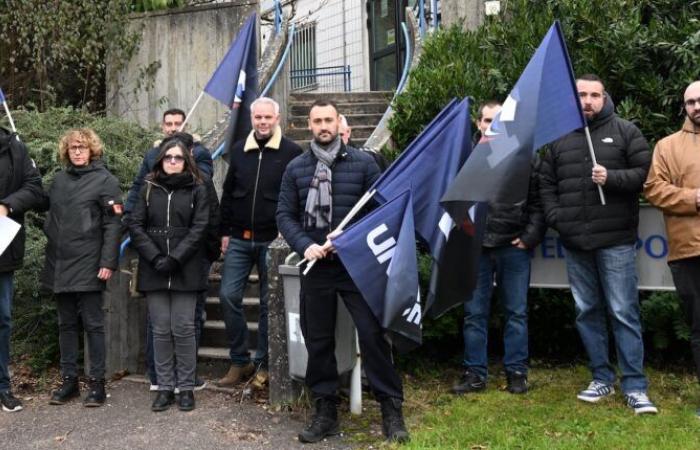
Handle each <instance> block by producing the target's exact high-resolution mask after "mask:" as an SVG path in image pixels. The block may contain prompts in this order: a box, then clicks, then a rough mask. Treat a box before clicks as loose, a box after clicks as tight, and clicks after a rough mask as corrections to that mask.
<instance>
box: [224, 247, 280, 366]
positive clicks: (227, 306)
mask: <svg viewBox="0 0 700 450" xmlns="http://www.w3.org/2000/svg"><path fill="white" fill-rule="evenodd" d="M269 245H270V243H269V242H256V241H245V240H242V239H231V240H230V241H229V244H228V249H227V250H226V255H224V266H223V269H222V273H221V293H220V296H219V298H220V299H221V308H222V311H223V315H224V322H225V324H226V335H227V337H228V344H229V352H230V356H231V363H232V364H233V365H236V366H244V365H246V364H248V363H249V362H250V354H249V353H248V324H247V323H246V319H245V314H244V313H243V294H244V292H245V287H246V284H247V282H248V276H250V271H251V269H252V268H253V266H254V265H255V266H257V268H258V276H259V277H260V314H259V316H258V345H257V349H256V352H255V363H256V364H258V365H261V366H262V367H265V368H266V367H267V247H268V246H269Z"/></svg>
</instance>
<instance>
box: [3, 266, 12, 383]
mask: <svg viewBox="0 0 700 450" xmlns="http://www.w3.org/2000/svg"><path fill="white" fill-rule="evenodd" d="M13 275H14V273H13V272H0V392H8V391H9V390H10V367H9V366H10V333H11V325H12V322H11V319H12V315H11V313H12V296H13V295H14V289H13V285H12V277H13Z"/></svg>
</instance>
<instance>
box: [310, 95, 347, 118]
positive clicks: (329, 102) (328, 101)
mask: <svg viewBox="0 0 700 450" xmlns="http://www.w3.org/2000/svg"><path fill="white" fill-rule="evenodd" d="M317 106H318V107H324V106H332V107H333V109H335V112H336V113H338V114H340V111H338V105H337V104H336V103H335V102H334V101H333V100H331V99H328V98H319V99H318V100H316V101H315V102H313V103H312V104H311V108H309V115H311V110H312V109H314V108H315V107H317Z"/></svg>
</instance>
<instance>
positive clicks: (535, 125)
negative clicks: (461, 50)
mask: <svg viewBox="0 0 700 450" xmlns="http://www.w3.org/2000/svg"><path fill="white" fill-rule="evenodd" d="M585 124H586V122H585V120H584V117H583V113H582V111H581V104H580V102H579V98H578V93H577V90H576V84H575V81H574V78H573V72H572V69H571V62H570V60H569V55H568V53H567V50H566V45H565V43H564V38H563V36H562V33H561V28H560V26H559V22H555V23H554V25H552V27H551V28H550V29H549V31H548V32H547V35H546V36H545V37H544V39H543V40H542V43H541V44H540V46H539V47H538V48H537V51H536V52H535V54H534V55H533V56H532V58H531V59H530V62H529V63H528V65H527V67H526V68H525V70H524V71H523V73H522V75H521V76H520V79H519V80H518V82H517V83H516V84H515V87H513V90H512V91H511V92H510V95H509V96H508V98H507V99H506V101H505V102H504V103H503V107H502V109H501V111H500V112H499V113H498V114H497V115H496V117H495V118H494V121H493V123H492V124H491V127H490V129H489V130H487V131H486V132H485V133H484V136H483V137H482V138H481V141H480V142H479V143H478V145H477V146H476V147H475V148H474V151H473V152H472V155H471V156H470V157H469V159H468V160H467V162H466V163H465V164H464V167H463V168H462V169H461V170H460V172H459V175H457V177H456V178H455V180H454V181H453V182H452V184H451V185H450V187H449V189H448V190H447V192H446V193H445V195H444V196H443V197H442V200H441V202H442V205H443V206H444V207H445V209H446V210H448V211H449V212H450V214H451V215H452V217H453V218H454V219H455V221H457V222H460V221H461V220H462V219H463V218H464V217H465V216H466V212H467V209H468V207H469V206H470V204H471V203H470V202H475V201H488V202H504V203H517V202H519V201H521V200H523V199H525V197H526V196H527V190H528V183H529V177H530V167H531V160H532V155H533V153H534V152H535V150H537V149H538V148H540V147H542V146H543V145H545V144H547V143H549V142H552V141H554V140H556V139H558V138H559V137H561V136H563V135H565V134H567V133H570V132H571V131H573V130H576V129H579V128H582V127H584V126H585Z"/></svg>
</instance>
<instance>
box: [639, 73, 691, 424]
mask: <svg viewBox="0 0 700 450" xmlns="http://www.w3.org/2000/svg"><path fill="white" fill-rule="evenodd" d="M683 105H684V106H683V108H684V111H685V116H686V117H685V123H684V124H683V128H682V129H681V130H680V131H678V132H676V133H673V134H672V135H670V136H666V137H665V138H663V139H662V140H660V141H659V142H658V144H656V148H655V149H654V156H653V159H652V163H651V169H650V170H649V175H648V176H647V181H646V183H645V184H644V194H645V195H646V197H647V199H648V200H649V201H650V202H651V203H652V204H653V205H654V206H656V207H658V208H660V209H661V211H663V213H664V220H665V222H666V235H667V236H668V242H669V252H668V265H669V267H670V268H671V274H672V275H673V283H674V284H675V285H676V291H677V292H678V296H679V297H680V298H681V301H682V305H683V312H684V314H685V318H686V320H687V321H688V324H689V325H690V327H691V330H692V333H691V338H690V346H691V349H692V352H693V359H694V360H695V365H696V370H697V375H698V378H699V379H700V81H695V82H693V83H691V84H690V85H689V86H688V88H687V89H686V90H685V95H684V96H683ZM698 415H699V416H700V410H698Z"/></svg>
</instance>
